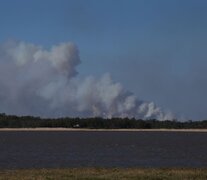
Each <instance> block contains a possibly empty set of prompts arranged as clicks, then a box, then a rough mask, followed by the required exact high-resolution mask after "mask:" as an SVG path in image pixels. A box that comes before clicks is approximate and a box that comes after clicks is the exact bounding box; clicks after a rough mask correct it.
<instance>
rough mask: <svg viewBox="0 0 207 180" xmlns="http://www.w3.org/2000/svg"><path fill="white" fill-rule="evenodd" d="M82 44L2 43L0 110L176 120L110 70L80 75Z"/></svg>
mask: <svg viewBox="0 0 207 180" xmlns="http://www.w3.org/2000/svg"><path fill="white" fill-rule="evenodd" d="M78 64H80V57H79V52H78V48H77V47H76V46H75V45H74V44H73V43H61V44H58V45H55V46H52V47H51V48H50V49H44V48H43V47H41V46H37V45H34V44H30V43H25V42H14V41H10V42H5V43H2V44H1V45H0V111H1V112H5V113H8V114H17V115H35V116H42V117H62V116H73V117H74V116H79V117H93V116H101V117H104V118H111V117H135V118H142V119H150V118H156V119H159V120H164V119H172V115H171V113H166V112H163V111H162V110H161V109H160V108H159V107H157V106H156V105H155V103H153V102H145V101H142V100H139V99H138V98H137V97H136V96H135V95H134V94H132V93H131V92H129V91H127V90H125V89H124V88H123V87H122V85H121V84H120V83H117V82H114V81H113V80H112V78H111V76H110V74H108V73H106V74H104V75H103V76H102V77H101V78H95V77H92V76H88V77H85V78H84V79H80V78H79V77H78V76H77V71H76V66H77V65H78Z"/></svg>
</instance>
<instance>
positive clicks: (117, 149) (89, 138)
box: [0, 131, 207, 169]
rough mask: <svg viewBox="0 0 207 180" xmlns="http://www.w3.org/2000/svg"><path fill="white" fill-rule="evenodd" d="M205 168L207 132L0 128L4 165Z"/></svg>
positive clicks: (0, 165)
mask: <svg viewBox="0 0 207 180" xmlns="http://www.w3.org/2000/svg"><path fill="white" fill-rule="evenodd" d="M86 166H87V167H88V166H89V167H91V166H98V167H207V133H190V132H46V131H45V132H0V168H1V169H2V168H43V167H44V168H53V167H55V168H58V167H86Z"/></svg>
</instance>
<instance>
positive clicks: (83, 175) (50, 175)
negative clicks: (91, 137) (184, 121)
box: [0, 168, 207, 180]
mask: <svg viewBox="0 0 207 180" xmlns="http://www.w3.org/2000/svg"><path fill="white" fill-rule="evenodd" d="M206 178H207V169H179V168H173V169H147V168H146V169H142V168H129V169H128V168H127V169H121V168H111V169H106V168H68V169H28V170H0V180H3V179H10V180H19V179H21V180H27V179H41V180H44V179H90V180H93V179H148V180H150V179H166V180H174V179H176V180H183V179H194V180H195V179H196V180H197V179H198V180H202V179H206Z"/></svg>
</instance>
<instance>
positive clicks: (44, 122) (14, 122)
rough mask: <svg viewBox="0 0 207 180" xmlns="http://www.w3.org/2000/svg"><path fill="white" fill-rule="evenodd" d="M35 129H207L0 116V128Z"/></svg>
mask: <svg viewBox="0 0 207 180" xmlns="http://www.w3.org/2000/svg"><path fill="white" fill-rule="evenodd" d="M35 127H65V128H103V129H112V128H115V129H116V128H136V129H156V128H168V129H172V128H175V129H190V128H192V129H193V128H201V129H205V128H207V120H203V121H186V122H180V121H176V120H173V121H169V120H166V121H158V120H156V119H151V120H141V119H135V118H132V119H129V118H112V119H103V118H100V117H95V118H69V117H65V118H57V119H50V118H40V117H33V116H15V115H6V114H4V113H2V114H0V128H35Z"/></svg>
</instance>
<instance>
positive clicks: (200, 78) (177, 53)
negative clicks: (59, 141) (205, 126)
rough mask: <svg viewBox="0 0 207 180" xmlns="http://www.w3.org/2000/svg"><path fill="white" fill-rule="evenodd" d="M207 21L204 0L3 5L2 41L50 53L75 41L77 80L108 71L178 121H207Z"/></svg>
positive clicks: (1, 1)
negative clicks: (56, 47)
mask: <svg viewBox="0 0 207 180" xmlns="http://www.w3.org/2000/svg"><path fill="white" fill-rule="evenodd" d="M206 19H207V1H205V0H172V1H171V0H18V1H14V0H0V23H1V25H0V27H1V28H0V43H1V44H3V43H5V42H7V41H22V42H26V43H32V44H34V45H37V46H42V47H44V48H45V49H50V48H51V47H52V46H54V45H55V44H59V43H62V42H73V43H74V44H75V45H76V46H77V47H78V51H79V56H80V61H81V63H80V64H79V65H77V68H76V69H77V72H78V75H77V77H78V78H80V79H81V78H85V77H86V76H93V77H97V78H102V76H103V74H105V73H110V76H111V78H112V79H113V81H114V82H119V83H120V84H122V86H123V87H124V88H125V89H127V90H128V91H130V92H133V93H134V95H136V96H137V97H138V98H139V99H141V100H146V101H153V102H155V103H156V104H157V105H158V106H159V107H161V108H163V109H165V110H167V111H168V110H169V111H171V112H172V113H173V114H175V116H176V117H179V118H184V119H186V120H187V119H192V120H202V119H206V118H207V111H206V109H207V105H206V104H207V95H206V92H207V71H206V69H207V51H206V47H207V35H206V33H207V21H206ZM1 60H2V58H0V61H1ZM3 109H4V108H3ZM0 111H1V110H0ZM11 113H12V112H11Z"/></svg>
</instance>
